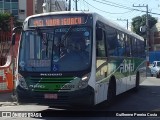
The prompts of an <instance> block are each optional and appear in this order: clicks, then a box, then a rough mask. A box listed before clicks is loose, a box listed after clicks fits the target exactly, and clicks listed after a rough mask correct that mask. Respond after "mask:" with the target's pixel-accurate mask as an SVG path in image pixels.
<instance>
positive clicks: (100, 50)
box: [96, 28, 106, 57]
mask: <svg viewBox="0 0 160 120" xmlns="http://www.w3.org/2000/svg"><path fill="white" fill-rule="evenodd" d="M105 39H106V37H105V31H104V30H102V29H101V28H97V29H96V56H97V57H106V49H105Z"/></svg>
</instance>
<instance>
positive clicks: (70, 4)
mask: <svg viewBox="0 0 160 120" xmlns="http://www.w3.org/2000/svg"><path fill="white" fill-rule="evenodd" d="M68 11H71V0H69V9H68Z"/></svg>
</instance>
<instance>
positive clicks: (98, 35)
mask: <svg viewBox="0 0 160 120" xmlns="http://www.w3.org/2000/svg"><path fill="white" fill-rule="evenodd" d="M102 39H103V30H102V28H97V29H96V40H97V41H101V40H102Z"/></svg>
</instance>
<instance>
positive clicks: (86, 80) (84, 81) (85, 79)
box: [78, 75, 89, 89]
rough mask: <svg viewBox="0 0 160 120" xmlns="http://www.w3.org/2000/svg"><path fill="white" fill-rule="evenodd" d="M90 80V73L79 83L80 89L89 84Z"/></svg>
mask: <svg viewBox="0 0 160 120" xmlns="http://www.w3.org/2000/svg"><path fill="white" fill-rule="evenodd" d="M88 80H89V75H85V76H83V77H82V79H81V80H80V81H79V83H78V88H79V89H82V88H85V87H87V85H88Z"/></svg>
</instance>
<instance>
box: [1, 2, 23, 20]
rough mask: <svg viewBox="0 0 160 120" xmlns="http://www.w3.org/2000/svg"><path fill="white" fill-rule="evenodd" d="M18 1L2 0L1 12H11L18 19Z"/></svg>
mask: <svg viewBox="0 0 160 120" xmlns="http://www.w3.org/2000/svg"><path fill="white" fill-rule="evenodd" d="M18 1H19V0H0V12H3V13H4V12H9V13H12V14H13V15H14V16H16V17H18V8H19V7H18ZM20 1H22V0H20Z"/></svg>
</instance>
